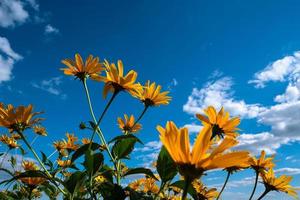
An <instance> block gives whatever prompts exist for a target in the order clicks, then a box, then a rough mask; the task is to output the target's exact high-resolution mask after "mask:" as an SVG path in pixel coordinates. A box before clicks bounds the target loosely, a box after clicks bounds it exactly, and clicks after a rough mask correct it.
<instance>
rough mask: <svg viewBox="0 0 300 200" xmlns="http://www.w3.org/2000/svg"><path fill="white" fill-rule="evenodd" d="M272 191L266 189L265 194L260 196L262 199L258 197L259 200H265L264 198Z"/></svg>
mask: <svg viewBox="0 0 300 200" xmlns="http://www.w3.org/2000/svg"><path fill="white" fill-rule="evenodd" d="M270 191H271V190H269V189H267V188H266V190H265V191H264V193H262V195H260V197H258V199H257V200H261V199H263V198H264V196H266V195H267V194H268V193H269V192H270Z"/></svg>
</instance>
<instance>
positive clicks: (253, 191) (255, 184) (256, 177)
mask: <svg viewBox="0 0 300 200" xmlns="http://www.w3.org/2000/svg"><path fill="white" fill-rule="evenodd" d="M255 173H256V175H255V183H254V187H253V190H252V193H251V196H250V198H249V200H251V199H252V197H253V195H254V193H255V190H256V186H257V182H258V175H259V172H258V170H255Z"/></svg>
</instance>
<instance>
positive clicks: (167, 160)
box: [156, 146, 177, 182]
mask: <svg viewBox="0 0 300 200" xmlns="http://www.w3.org/2000/svg"><path fill="white" fill-rule="evenodd" d="M156 170H157V172H158V174H159V176H160V178H161V180H162V182H167V181H170V180H172V179H173V178H174V176H176V174H177V167H176V164H175V162H174V161H173V159H172V158H171V156H170V154H169V153H168V151H167V150H166V148H165V147H164V146H163V147H162V148H161V150H160V152H159V155H158V159H157V165H156Z"/></svg>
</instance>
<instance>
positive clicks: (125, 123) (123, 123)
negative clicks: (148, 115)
mask: <svg viewBox="0 0 300 200" xmlns="http://www.w3.org/2000/svg"><path fill="white" fill-rule="evenodd" d="M118 124H119V128H120V129H121V130H122V131H123V132H124V133H135V132H138V131H139V130H140V129H141V128H142V125H141V124H139V123H137V124H135V120H134V116H133V115H130V117H128V115H126V114H124V120H123V119H122V118H121V117H118Z"/></svg>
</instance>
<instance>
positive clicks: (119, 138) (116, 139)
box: [108, 134, 143, 144]
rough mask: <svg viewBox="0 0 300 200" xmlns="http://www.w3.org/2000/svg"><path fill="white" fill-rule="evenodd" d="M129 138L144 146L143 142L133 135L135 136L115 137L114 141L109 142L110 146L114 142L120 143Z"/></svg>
mask: <svg viewBox="0 0 300 200" xmlns="http://www.w3.org/2000/svg"><path fill="white" fill-rule="evenodd" d="M127 138H133V139H136V141H137V142H139V143H141V144H143V142H142V141H141V140H140V139H139V138H137V137H136V136H135V135H133V134H128V135H119V136H117V137H114V138H113V139H112V140H110V141H109V142H108V144H110V143H112V142H114V141H120V140H123V139H127Z"/></svg>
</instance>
